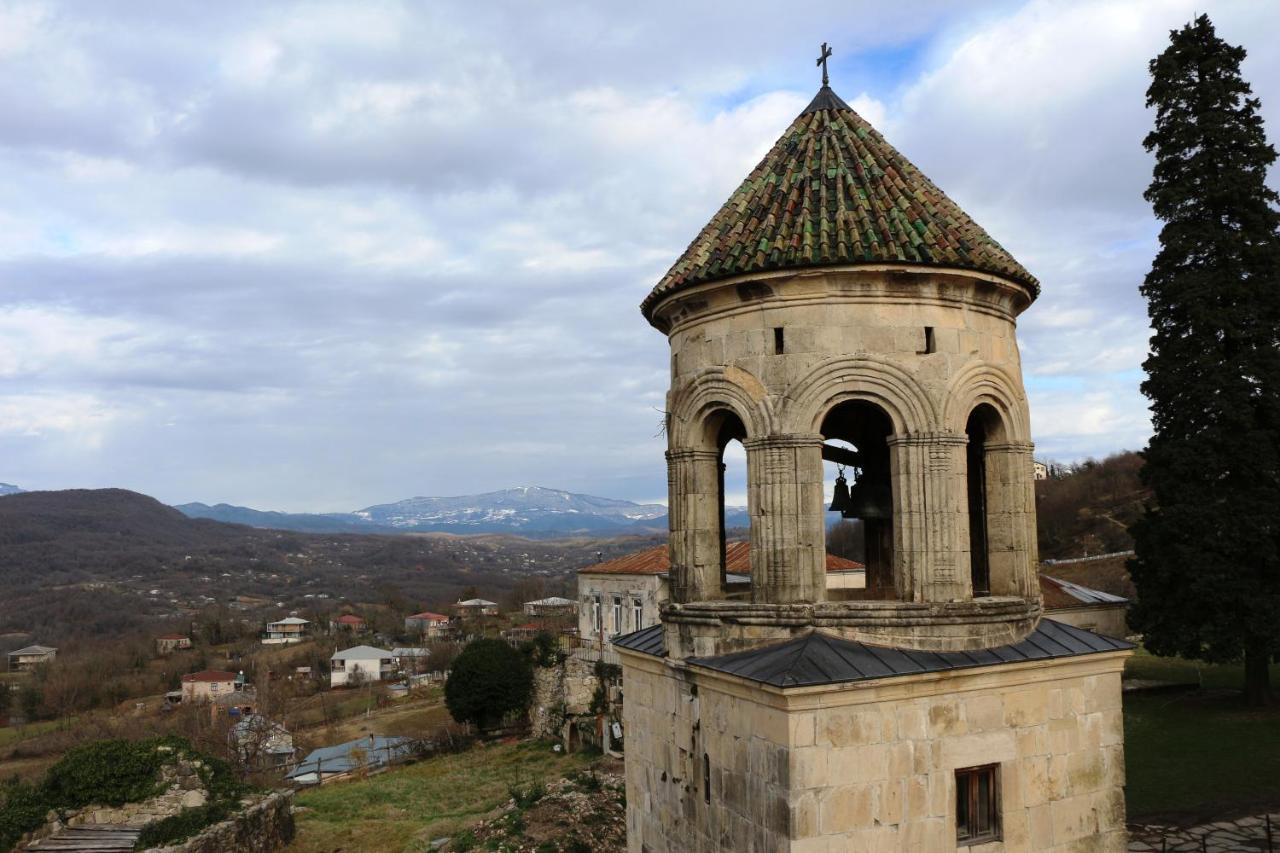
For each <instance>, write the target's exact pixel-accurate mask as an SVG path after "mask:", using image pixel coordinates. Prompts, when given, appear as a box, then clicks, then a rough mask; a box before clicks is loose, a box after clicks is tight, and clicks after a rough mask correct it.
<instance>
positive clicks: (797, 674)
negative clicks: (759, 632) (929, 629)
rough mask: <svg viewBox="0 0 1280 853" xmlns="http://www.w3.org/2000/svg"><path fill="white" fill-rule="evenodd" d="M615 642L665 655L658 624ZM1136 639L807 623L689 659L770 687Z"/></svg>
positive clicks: (986, 662)
mask: <svg viewBox="0 0 1280 853" xmlns="http://www.w3.org/2000/svg"><path fill="white" fill-rule="evenodd" d="M613 645H614V646H615V647H618V648H624V649H630V650H632V651H637V652H642V653H644V654H648V655H654V656H656V657H664V656H665V655H666V644H665V642H664V640H663V633H662V625H661V624H657V625H653V626H651V627H649V628H644V629H642V630H640V631H635V632H633V633H630V634H625V635H623V636H621V637H616V638H614V640H613ZM1133 647H1134V646H1133V643H1129V642H1126V641H1124V640H1116V639H1112V638H1111V637H1104V636H1102V635H1100V634H1095V633H1093V632H1092V631H1086V630H1085V629H1083V628H1076V627H1074V626H1071V625H1064V624H1062V623H1060V622H1055V621H1053V620H1052V619H1041V620H1040V624H1039V625H1038V626H1037V627H1036V630H1034V631H1032V632H1031V633H1030V634H1029V635H1028V636H1027V637H1026V638H1025V639H1024V640H1022V641H1021V642H1018V643H1012V644H1010V645H1006V646H997V647H995V648H991V649H979V650H976V651H969V652H923V651H917V650H914V649H899V648H892V647H889V646H874V645H870V644H868V643H859V642H857V641H854V640H846V639H844V638H842V637H837V636H833V635H831V634H826V633H824V632H822V631H811V632H809V633H808V634H805V635H803V636H800V637H796V638H795V639H792V640H785V641H783V642H780V643H774V644H772V645H768V646H763V647H761V648H758V649H750V650H748V651H745V652H734V653H733V654H727V655H718V656H715V657H705V658H689V659H688V661H687V663H689V664H691V665H692V666H696V667H701V668H704V669H710V670H714V671H716V672H723V673H727V674H729V675H736V676H738V677H740V678H745V679H747V680H749V681H755V682H758V683H760V684H767V685H770V686H772V687H782V688H788V687H811V686H817V685H822V684H843V683H848V682H856V681H871V680H875V679H881V678H894V677H898V676H904V675H919V674H922V673H930V672H946V671H949V670H959V669H971V668H974V667H980V666H997V665H1000V664H1008V663H1023V662H1025V661H1032V660H1046V659H1049V658H1061V657H1073V656H1076V655H1088V654H1097V653H1100V652H1114V651H1122V650H1125V649H1132V648H1133Z"/></svg>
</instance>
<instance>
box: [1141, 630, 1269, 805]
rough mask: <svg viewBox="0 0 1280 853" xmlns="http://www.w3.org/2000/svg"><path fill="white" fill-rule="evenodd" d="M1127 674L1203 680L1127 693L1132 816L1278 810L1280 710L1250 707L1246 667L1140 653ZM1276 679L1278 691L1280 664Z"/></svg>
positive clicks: (1179, 682)
mask: <svg viewBox="0 0 1280 853" xmlns="http://www.w3.org/2000/svg"><path fill="white" fill-rule="evenodd" d="M1126 675H1128V676H1131V677H1135V678H1145V679H1153V680H1157V681H1169V682H1174V683H1178V684H1186V685H1203V688H1201V689H1196V688H1191V687H1188V688H1187V689H1183V690H1172V691H1141V692H1137V693H1127V694H1125V697H1124V734H1125V770H1126V775H1127V787H1126V793H1125V797H1126V800H1127V803H1128V812H1129V820H1131V821H1147V820H1150V821H1169V822H1173V823H1198V822H1202V821H1206V820H1218V819H1221V818H1224V817H1230V816H1238V815H1242V814H1248V813H1254V812H1260V811H1263V810H1268V809H1269V810H1274V809H1276V808H1277V807H1280V707H1274V708H1268V709H1263V710H1257V709H1252V708H1248V707H1246V706H1245V704H1244V698H1243V695H1242V693H1241V692H1240V688H1241V685H1242V684H1243V679H1244V673H1243V667H1241V666H1238V665H1237V666H1212V665H1207V664H1199V663H1196V662H1194V661H1185V660H1181V659H1178V658H1159V657H1155V656H1153V655H1149V654H1147V653H1146V652H1144V651H1142V650H1139V651H1138V653H1137V654H1135V655H1134V656H1133V657H1132V658H1130V660H1129V664H1128V666H1127V667H1126ZM1271 679H1272V685H1273V686H1274V687H1277V688H1280V666H1278V667H1272V675H1271Z"/></svg>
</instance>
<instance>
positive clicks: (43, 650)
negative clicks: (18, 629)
mask: <svg viewBox="0 0 1280 853" xmlns="http://www.w3.org/2000/svg"><path fill="white" fill-rule="evenodd" d="M57 656H58V650H57V649H56V648H54V647H53V646H39V645H36V646H27V647H26V648H24V649H18V650H17V651H14V652H9V671H10V672H28V671H30V670H33V669H35V668H36V667H38V666H40V665H41V664H45V663H51V662H52V661H53V660H54V658H56V657H57Z"/></svg>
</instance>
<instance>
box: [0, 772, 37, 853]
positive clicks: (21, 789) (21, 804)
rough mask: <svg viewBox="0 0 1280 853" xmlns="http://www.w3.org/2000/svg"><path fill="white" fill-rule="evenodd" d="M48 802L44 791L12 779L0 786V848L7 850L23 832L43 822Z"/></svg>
mask: <svg viewBox="0 0 1280 853" xmlns="http://www.w3.org/2000/svg"><path fill="white" fill-rule="evenodd" d="M48 812H49V802H48V800H47V799H46V798H45V794H44V791H43V790H41V789H40V788H37V787H36V786H34V785H28V784H26V783H25V782H18V781H17V780H14V781H12V782H10V783H8V784H6V785H5V786H4V787H3V788H0V850H9V849H11V848H12V847H13V845H14V844H16V843H17V841H18V839H19V838H21V837H22V834H23V833H25V832H30V831H31V830H33V829H35V828H36V827H38V826H40V825H42V824H43V823H44V816H45V815H46V814H48Z"/></svg>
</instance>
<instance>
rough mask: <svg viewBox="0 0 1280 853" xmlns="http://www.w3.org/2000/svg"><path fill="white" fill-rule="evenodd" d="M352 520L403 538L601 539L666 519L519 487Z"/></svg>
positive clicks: (661, 513)
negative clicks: (525, 534) (507, 535)
mask: <svg viewBox="0 0 1280 853" xmlns="http://www.w3.org/2000/svg"><path fill="white" fill-rule="evenodd" d="M355 515H356V516H358V517H360V518H363V519H365V520H367V521H369V522H372V523H374V524H379V525H383V526H386V527H393V528H396V529H397V530H402V531H406V532H413V533H421V532H459V533H461V532H469V533H498V532H502V533H522V532H528V533H536V534H543V535H545V534H552V533H554V534H564V533H601V532H614V531H616V532H627V531H629V530H633V529H635V528H636V527H640V528H649V527H653V526H654V522H655V521H657V520H660V519H665V518H666V515H667V508H666V507H664V506H661V505H660V504H637V503H632V502H631V501H623V500H617V499H614V498H598V497H594V496H592V495H579V494H574V493H573V492H565V491H561V490H559V489H547V488H543V487H542V486H521V487H519V488H515V489H504V490H502V491H500V492H487V493H485V494H482V495H462V496H459V497H449V498H423V497H419V498H409V499H407V500H403V501H396V502H395V503H390V504H379V505H377V506H371V507H366V508H365V509H362V510H358V511H357V512H356V513H355Z"/></svg>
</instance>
